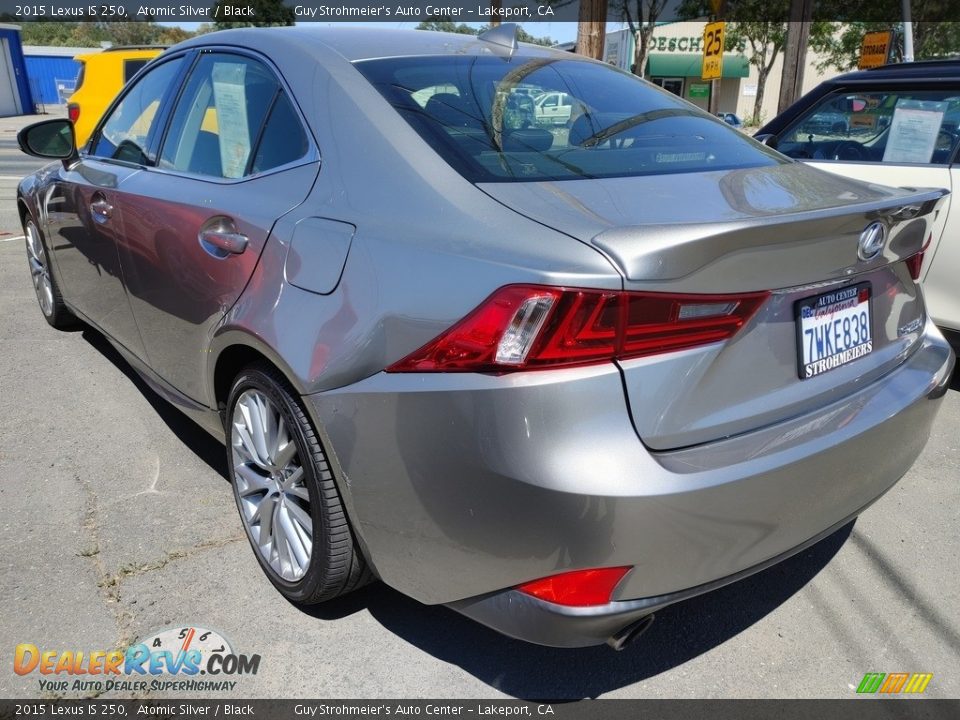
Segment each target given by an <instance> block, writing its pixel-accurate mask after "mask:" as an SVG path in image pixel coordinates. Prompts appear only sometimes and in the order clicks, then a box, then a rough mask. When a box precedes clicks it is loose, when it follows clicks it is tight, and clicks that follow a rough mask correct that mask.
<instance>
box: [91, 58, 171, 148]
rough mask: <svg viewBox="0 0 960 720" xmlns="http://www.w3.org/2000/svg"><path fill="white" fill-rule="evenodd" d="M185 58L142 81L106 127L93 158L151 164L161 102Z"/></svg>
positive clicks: (163, 65)
mask: <svg viewBox="0 0 960 720" xmlns="http://www.w3.org/2000/svg"><path fill="white" fill-rule="evenodd" d="M182 62H183V59H182V58H176V59H174V60H170V61H168V62H165V63H163V64H162V65H158V66H157V67H155V68H154V69H153V70H151V71H150V72H148V73H147V74H146V75H144V76H143V77H142V78H140V79H139V80H138V81H137V83H136V85H134V86H133V87H132V88H131V89H130V92H128V93H127V94H126V95H124V96H123V99H122V100H121V101H120V104H119V105H117V106H116V107H115V108H114V109H113V112H111V113H110V116H109V117H108V118H107V119H106V121H105V122H104V123H103V126H102V127H101V129H100V133H99V135H98V136H97V138H96V142H95V144H94V146H93V150H92V151H91V153H90V154H91V155H93V156H95V157H99V158H106V159H111V160H122V161H125V162H132V163H136V164H138V165H148V164H151V163H152V161H153V158H152V157H150V155H149V142H148V141H149V139H151V138H152V137H153V134H155V132H156V131H157V130H158V129H159V128H157V127H155V126H156V122H155V121H156V120H157V116H158V112H157V111H158V110H159V109H160V102H161V100H162V99H163V97H164V95H165V94H166V93H167V91H168V90H169V89H170V84H171V83H172V82H173V81H174V80H175V79H176V77H177V73H178V72H179V71H180V64H181V63H182Z"/></svg>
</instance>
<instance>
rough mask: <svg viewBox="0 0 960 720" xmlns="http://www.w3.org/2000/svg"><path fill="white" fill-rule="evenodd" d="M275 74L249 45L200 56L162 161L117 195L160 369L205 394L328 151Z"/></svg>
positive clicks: (141, 320)
mask: <svg viewBox="0 0 960 720" xmlns="http://www.w3.org/2000/svg"><path fill="white" fill-rule="evenodd" d="M305 127H306V126H305V124H304V123H303V120H302V117H301V116H300V114H299V111H298V110H297V107H296V105H295V103H294V101H293V99H292V98H291V96H290V93H289V91H288V90H287V88H286V87H285V86H284V84H283V83H282V82H281V80H280V77H279V75H278V74H277V73H276V71H275V70H274V69H273V68H272V67H271V66H269V64H268V63H267V62H266V61H264V60H261V59H258V58H256V57H253V56H252V55H249V54H245V53H242V52H239V51H222V52H221V51H213V52H211V51H204V52H201V53H199V54H198V55H197V57H196V60H195V62H194V64H193V67H192V68H191V69H190V71H189V75H188V76H187V78H186V79H185V81H184V84H183V90H182V92H181V93H180V96H179V98H178V100H177V103H176V105H175V107H174V108H173V110H172V112H171V114H170V118H169V123H168V127H167V130H166V132H165V139H164V140H163V143H162V146H161V148H160V151H159V153H158V158H157V162H156V164H155V165H154V166H152V167H148V168H147V169H145V170H144V171H143V172H142V173H139V174H137V175H136V176H133V177H131V178H129V179H128V181H127V182H126V183H125V184H124V186H123V192H122V193H119V195H118V197H117V204H118V205H119V207H120V211H121V214H122V216H123V227H124V242H123V244H122V245H121V248H120V255H121V263H122V265H123V271H124V277H125V278H126V280H127V284H128V287H129V293H130V302H131V305H132V307H133V313H134V316H135V318H136V320H137V324H138V326H139V328H140V331H141V333H142V336H143V340H144V345H145V347H146V351H147V356H148V358H149V363H150V366H151V368H152V369H153V370H154V371H155V372H156V373H157V374H158V375H159V376H160V377H161V378H163V379H164V380H166V381H167V382H169V383H170V384H171V385H172V386H173V387H175V388H176V389H178V390H179V391H180V392H182V393H183V394H185V395H187V396H188V397H190V398H192V399H194V400H200V401H202V400H203V399H204V398H203V392H202V385H203V381H202V378H203V376H204V372H205V368H206V357H205V355H204V351H205V349H206V347H207V345H208V342H209V339H210V337H211V336H212V333H213V331H214V329H215V327H216V325H217V324H218V323H219V321H220V320H221V319H222V317H223V315H224V313H225V312H226V311H227V310H229V308H230V307H231V306H232V305H233V303H234V302H235V301H236V300H237V298H238V297H239V296H240V293H241V292H242V291H243V288H244V287H245V285H246V283H247V281H248V280H249V278H250V276H251V274H252V273H253V270H254V267H255V266H256V264H257V261H258V259H259V257H260V253H261V251H262V250H263V247H264V245H265V243H266V241H267V238H268V237H269V235H270V231H271V228H272V227H273V225H274V223H275V222H276V220H277V219H278V218H280V217H281V216H282V215H284V214H285V213H287V212H288V211H289V210H291V209H292V208H294V207H296V206H297V205H299V204H300V203H301V202H303V200H304V199H305V198H306V196H307V194H308V193H309V191H310V188H311V187H312V185H313V181H314V180H315V178H316V175H317V172H318V168H319V156H318V154H317V152H316V150H315V148H314V146H313V143H312V141H311V140H310V137H309V135H308V133H307V131H306V130H305Z"/></svg>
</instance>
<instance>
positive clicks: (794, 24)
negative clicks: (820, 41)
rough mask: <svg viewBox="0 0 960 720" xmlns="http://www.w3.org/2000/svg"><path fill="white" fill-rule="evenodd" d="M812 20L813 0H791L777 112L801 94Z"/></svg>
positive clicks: (789, 104)
mask: <svg viewBox="0 0 960 720" xmlns="http://www.w3.org/2000/svg"><path fill="white" fill-rule="evenodd" d="M812 20H813V0H791V2H790V22H788V23H787V40H786V43H785V44H784V46H783V74H782V75H781V79H780V99H779V103H778V104H777V113H778V114H779V113H782V112H783V111H784V110H786V109H787V108H788V107H790V106H791V105H793V103H794V102H796V100H797V98H799V97H800V95H802V94H803V70H804V67H805V66H806V64H807V43H808V42H809V41H810V24H811V22H812Z"/></svg>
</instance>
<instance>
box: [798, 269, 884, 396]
mask: <svg viewBox="0 0 960 720" xmlns="http://www.w3.org/2000/svg"><path fill="white" fill-rule="evenodd" d="M796 311H797V344H798V346H799V347H798V351H799V352H798V353H797V359H798V360H799V365H800V368H799V369H800V379H801V380H807V379H809V378H812V377H816V376H817V375H822V374H823V373H825V372H827V371H828V370H833V369H834V368H838V367H840V366H841V365H846V364H847V363H850V362H853V361H854V360H857V359H859V358H862V357H863V356H864V355H868V354H870V353H871V352H872V351H873V330H872V328H873V326H872V325H871V318H870V283H860V284H858V285H850V286H848V287H845V288H841V289H840V290H831V291H830V292H827V293H823V294H822V295H817V296H815V297H810V298H805V299H803V300H800V301H799V302H797V305H796Z"/></svg>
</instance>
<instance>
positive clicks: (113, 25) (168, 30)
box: [20, 20, 193, 48]
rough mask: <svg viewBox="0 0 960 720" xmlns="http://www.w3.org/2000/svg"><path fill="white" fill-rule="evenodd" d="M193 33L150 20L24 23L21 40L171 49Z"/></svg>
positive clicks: (77, 44)
mask: <svg viewBox="0 0 960 720" xmlns="http://www.w3.org/2000/svg"><path fill="white" fill-rule="evenodd" d="M192 36H193V33H190V32H187V31H186V30H182V29H180V28H176V27H165V26H163V25H158V24H157V23H155V22H153V21H151V20H140V21H133V22H103V21H100V22H47V21H38V22H29V23H23V25H22V26H21V29H20V37H21V38H22V39H23V43H24V44H25V45H55V46H61V47H63V46H67V47H90V48H94V47H100V45H101V44H102V43H110V44H111V45H173V44H174V43H178V42H180V41H181V40H186V39H187V38H189V37H192Z"/></svg>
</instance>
